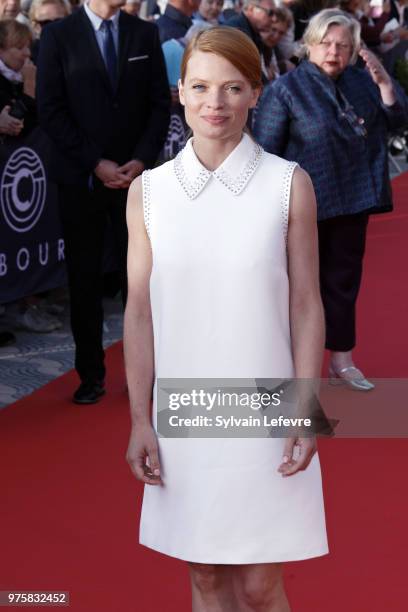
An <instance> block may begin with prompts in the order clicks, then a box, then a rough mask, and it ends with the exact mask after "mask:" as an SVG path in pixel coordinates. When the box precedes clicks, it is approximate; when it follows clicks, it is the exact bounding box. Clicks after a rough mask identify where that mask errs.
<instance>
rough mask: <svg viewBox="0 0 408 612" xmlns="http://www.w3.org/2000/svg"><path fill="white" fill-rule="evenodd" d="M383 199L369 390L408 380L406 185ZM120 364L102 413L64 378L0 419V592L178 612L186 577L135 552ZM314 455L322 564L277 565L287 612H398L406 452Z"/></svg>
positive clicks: (369, 263) (361, 444) (358, 447)
mask: <svg viewBox="0 0 408 612" xmlns="http://www.w3.org/2000/svg"><path fill="white" fill-rule="evenodd" d="M394 192H395V196H396V197H395V199H396V203H397V206H396V212H395V213H393V214H392V215H385V216H378V217H373V218H372V220H371V222H370V228H369V238H368V243H367V256H366V265H365V274H364V282H363V286H362V291H361V297H360V301H359V309H358V310H359V318H358V329H359V334H358V342H359V344H358V349H357V350H356V353H355V354H356V360H357V362H358V363H359V364H360V365H361V367H363V369H364V371H365V372H366V373H367V375H368V376H373V377H375V376H377V377H406V376H407V375H408V365H407V360H406V354H407V338H408V333H407V332H408V322H407V288H406V287H407V284H406V271H405V270H406V262H407V261H408V246H407V245H408V200H407V195H408V175H404V176H401V177H399V178H398V179H396V180H395V181H394ZM121 361H122V352H121V347H120V345H116V346H114V347H112V348H111V349H110V350H109V352H108V370H109V377H108V381H107V383H108V384H107V387H108V391H109V392H108V395H107V396H106V398H105V399H104V400H103V401H102V402H101V403H100V404H97V405H95V406H90V407H79V406H74V405H73V404H71V403H70V401H69V396H70V393H71V391H72V389H73V387H74V386H75V385H76V377H75V375H74V374H73V373H69V374H67V375H66V376H63V377H61V378H59V379H57V380H55V381H54V382H52V383H50V384H49V385H47V386H46V387H44V388H42V389H41V390H39V391H38V392H36V393H34V394H33V395H31V396H30V397H27V398H25V399H23V400H21V401H20V402H18V403H17V404H14V405H13V406H10V407H8V408H6V409H5V410H3V411H2V412H1V413H0V449H1V450H0V452H1V465H0V470H1V473H0V487H1V492H2V497H1V505H0V535H1V539H0V542H1V553H2V554H1V559H0V590H13V589H15V590H37V591H38V590H61V591H69V592H70V597H71V605H70V608H69V609H70V610H72V611H73V612H188V611H189V610H190V594H189V588H188V580H187V573H186V568H185V565H184V564H183V563H182V562H180V561H177V560H175V559H170V558H166V557H164V556H161V555H159V554H157V553H154V552H152V551H150V550H148V549H145V548H143V547H141V546H139V544H138V543H137V532H138V518H139V510H140V502H141V493H142V488H141V486H140V484H139V483H137V482H136V481H135V480H134V479H133V477H132V476H131V474H130V471H129V469H128V467H127V464H126V462H125V452H126V446H127V440H128V434H129V418H128V408H127V395H126V393H125V392H124V375H123V369H122V366H121V365H120V364H121ZM118 364H119V365H118ZM319 448H320V455H321V462H322V470H323V477H324V490H325V500H326V511H327V523H328V533H329V543H330V549H331V552H330V555H328V556H326V557H322V558H320V559H314V560H311V561H307V562H299V563H290V564H287V565H286V568H285V570H286V571H285V579H286V584H287V590H288V594H289V598H290V602H291V605H292V610H293V612H384V610H390V611H392V612H405V611H406V610H407V608H408V606H407V600H408V586H407V579H406V575H405V573H406V566H407V562H406V550H407V548H408V537H407V532H408V530H407V528H406V522H407V510H408V493H407V488H406V476H405V475H406V471H407V469H408V452H407V451H408V443H407V441H406V440H402V439H401V440H399V439H393V440H384V439H377V440H344V439H342V440H321V441H320V442H319ZM259 516H260V520H264V521H265V525H267V522H268V517H264V516H262V508H260V509H259ZM17 609H20V608H17Z"/></svg>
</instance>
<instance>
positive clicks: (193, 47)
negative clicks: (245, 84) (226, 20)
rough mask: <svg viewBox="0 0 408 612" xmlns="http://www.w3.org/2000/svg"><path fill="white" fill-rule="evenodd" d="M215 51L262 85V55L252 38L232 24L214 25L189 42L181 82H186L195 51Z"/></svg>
mask: <svg viewBox="0 0 408 612" xmlns="http://www.w3.org/2000/svg"><path fill="white" fill-rule="evenodd" d="M194 51H201V52H202V53H215V54H216V55H219V56H220V57H223V58H224V59H226V60H227V61H228V62H230V63H231V64H232V65H233V66H234V67H235V68H236V69H237V70H239V72H240V73H241V74H242V76H243V77H245V79H246V80H247V81H249V83H250V84H251V87H253V88H254V89H257V88H259V87H261V86H262V68H261V56H260V55H259V51H258V49H257V48H256V46H255V44H254V43H253V42H252V40H251V39H250V38H249V37H248V36H247V35H246V34H244V33H243V32H241V31H240V30H237V29H236V28H232V27H230V26H214V27H212V28H209V29H207V30H204V31H202V32H199V33H198V34H197V35H196V36H194V38H192V40H190V42H189V43H188V45H187V47H186V50H185V51H184V55H183V61H182V63H181V82H182V83H184V80H185V78H186V72H187V64H188V61H189V59H190V57H191V56H192V54H193V53H194Z"/></svg>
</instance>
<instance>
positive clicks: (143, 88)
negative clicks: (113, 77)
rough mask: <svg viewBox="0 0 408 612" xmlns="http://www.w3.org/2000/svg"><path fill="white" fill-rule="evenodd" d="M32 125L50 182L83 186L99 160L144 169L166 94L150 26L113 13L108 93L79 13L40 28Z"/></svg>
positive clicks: (161, 134)
mask: <svg viewBox="0 0 408 612" xmlns="http://www.w3.org/2000/svg"><path fill="white" fill-rule="evenodd" d="M37 103H38V113H39V121H40V125H41V127H42V128H43V130H44V131H45V132H46V133H47V134H48V136H49V137H50V139H51V141H52V143H53V144H54V147H55V149H56V154H55V155H53V163H52V167H51V169H50V174H51V178H52V179H54V180H56V181H58V182H60V183H63V184H78V183H83V182H85V181H87V180H88V178H89V175H90V174H91V173H92V171H93V170H94V168H95V166H96V165H97V163H98V160H99V159H101V158H106V159H110V160H113V161H116V162H117V163H119V164H123V163H126V162H127V161H129V160H131V159H140V160H141V161H143V162H144V164H145V165H146V167H151V166H152V165H153V164H154V162H155V161H156V158H157V156H158V154H159V152H160V150H161V147H162V145H163V143H164V140H165V137H166V134H167V128H168V122H169V109H170V92H169V86H168V81H167V75H166V69H165V65H164V59H163V54H162V50H161V46H160V41H159V35H158V30H157V27H156V26H155V25H154V24H151V23H147V22H144V21H142V20H141V19H139V18H138V17H133V16H130V15H127V14H126V13H124V12H122V11H121V13H120V17H119V79H118V86H117V88H116V91H114V90H113V89H112V86H111V84H110V81H109V77H108V73H107V70H106V67H105V63H104V60H103V58H102V55H101V53H100V50H99V47H98V43H97V40H96V36H95V32H94V30H93V27H92V24H91V22H90V21H89V19H88V17H87V15H86V13H85V11H84V9H83V8H81V9H79V10H78V11H76V12H75V13H73V14H72V15H70V16H69V17H67V18H65V19H63V20H61V21H58V22H56V23H52V24H50V25H48V26H47V27H46V28H44V32H43V34H42V37H41V45H40V54H39V58H38V72H37Z"/></svg>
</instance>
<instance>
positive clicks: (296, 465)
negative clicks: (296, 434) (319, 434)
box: [278, 436, 317, 477]
mask: <svg viewBox="0 0 408 612" xmlns="http://www.w3.org/2000/svg"><path fill="white" fill-rule="evenodd" d="M295 448H296V449H297V451H295ZM316 450H317V444H316V438H315V437H314V436H313V437H311V438H286V440H285V446H284V449H283V461H282V463H281V464H280V466H279V467H278V472H280V473H281V474H282V476H283V477H286V476H292V475H293V474H296V472H299V470H305V469H306V468H307V466H308V465H309V463H310V462H311V460H312V458H313V455H314V454H315V452H316ZM296 455H297V457H296Z"/></svg>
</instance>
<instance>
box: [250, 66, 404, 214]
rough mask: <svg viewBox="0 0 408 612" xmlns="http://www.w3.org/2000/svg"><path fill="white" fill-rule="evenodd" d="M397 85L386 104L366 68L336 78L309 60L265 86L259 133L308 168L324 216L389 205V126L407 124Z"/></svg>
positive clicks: (258, 137)
mask: <svg viewBox="0 0 408 612" xmlns="http://www.w3.org/2000/svg"><path fill="white" fill-rule="evenodd" d="M336 88H337V89H336ZM395 89H396V93H397V102H396V103H395V104H394V105H393V106H390V107H386V106H385V105H384V104H383V103H382V100H381V97H380V91H379V89H378V87H377V86H376V85H375V83H374V82H373V81H372V79H371V77H370V75H369V74H368V72H367V71H366V70H364V69H360V68H355V67H353V66H349V67H347V68H346V70H345V71H344V72H343V73H342V75H341V76H340V77H339V78H338V79H337V80H336V81H334V80H332V79H330V78H329V77H327V76H326V75H325V74H324V73H323V72H321V71H320V70H319V68H317V66H316V65H315V64H312V63H311V62H309V61H308V60H303V61H302V62H301V63H300V65H299V66H298V67H297V68H296V70H293V71H292V72H289V73H288V74H285V75H284V76H282V77H280V78H279V79H277V80H276V81H273V82H272V83H271V84H269V85H268V86H267V87H266V88H265V90H264V93H263V95H262V98H261V100H260V103H259V108H258V109H257V112H256V115H255V121H254V126H253V132H254V136H255V138H256V140H257V141H258V142H259V143H260V144H261V145H262V146H263V147H264V149H265V150H266V151H268V152H270V153H275V154H276V155H279V156H281V157H284V158H285V159H288V160H290V161H296V162H298V163H299V164H300V166H301V167H302V168H304V169H305V170H306V171H307V172H308V173H309V174H310V176H311V178H312V181H313V185H314V188H315V192H316V197H317V204H318V219H319V220H322V219H328V218H330V217H336V216H339V215H346V214H354V213H358V212H361V211H368V212H385V211H387V210H392V199H391V186H390V180H389V174H388V154H387V147H386V139H387V131H388V130H393V129H396V128H399V127H402V126H404V125H407V124H408V99H407V96H406V95H405V93H404V92H403V90H402V89H401V88H400V87H399V86H398V84H395ZM350 106H351V108H350Z"/></svg>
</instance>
